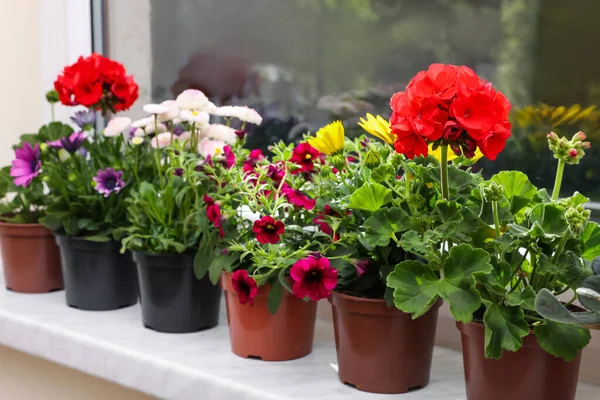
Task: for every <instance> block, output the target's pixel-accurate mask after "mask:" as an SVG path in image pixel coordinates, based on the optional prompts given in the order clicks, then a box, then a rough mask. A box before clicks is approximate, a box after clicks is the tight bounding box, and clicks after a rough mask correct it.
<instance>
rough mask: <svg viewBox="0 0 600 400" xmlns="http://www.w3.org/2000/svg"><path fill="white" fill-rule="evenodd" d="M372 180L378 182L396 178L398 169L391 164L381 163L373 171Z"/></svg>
mask: <svg viewBox="0 0 600 400" xmlns="http://www.w3.org/2000/svg"><path fill="white" fill-rule="evenodd" d="M371 180H372V181H373V182H377V183H384V182H386V181H391V180H396V171H395V170H394V168H392V167H391V166H390V165H387V164H383V165H380V166H379V167H376V168H374V169H373V170H372V171H371Z"/></svg>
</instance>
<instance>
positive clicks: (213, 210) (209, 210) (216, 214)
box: [203, 194, 225, 238]
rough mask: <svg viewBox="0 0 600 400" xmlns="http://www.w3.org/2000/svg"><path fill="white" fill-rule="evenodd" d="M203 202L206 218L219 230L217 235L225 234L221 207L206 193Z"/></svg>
mask: <svg viewBox="0 0 600 400" xmlns="http://www.w3.org/2000/svg"><path fill="white" fill-rule="evenodd" d="M203 200H204V203H205V204H206V218H207V219H208V220H209V221H210V222H212V224H213V225H214V226H215V228H217V229H218V230H219V237H221V238H222V237H223V236H225V231H224V230H223V224H222V218H221V207H220V206H219V205H218V204H217V203H215V201H214V200H213V199H212V198H211V197H210V196H208V195H206V194H205V195H204V198H203Z"/></svg>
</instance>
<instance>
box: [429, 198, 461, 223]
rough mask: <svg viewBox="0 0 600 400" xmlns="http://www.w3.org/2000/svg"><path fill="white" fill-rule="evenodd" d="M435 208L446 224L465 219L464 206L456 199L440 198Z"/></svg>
mask: <svg viewBox="0 0 600 400" xmlns="http://www.w3.org/2000/svg"><path fill="white" fill-rule="evenodd" d="M434 208H435V211H436V212H437V213H438V215H439V217H440V219H441V220H442V223H444V224H457V223H459V222H461V221H462V219H463V217H462V215H461V210H462V206H461V205H460V204H458V203H457V202H455V201H446V200H439V201H438V202H437V203H435V207H434Z"/></svg>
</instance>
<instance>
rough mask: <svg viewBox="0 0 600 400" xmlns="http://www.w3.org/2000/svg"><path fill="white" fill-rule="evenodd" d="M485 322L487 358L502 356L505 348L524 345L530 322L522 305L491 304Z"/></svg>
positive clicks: (513, 349) (515, 348)
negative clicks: (526, 318)
mask: <svg viewBox="0 0 600 400" xmlns="http://www.w3.org/2000/svg"><path fill="white" fill-rule="evenodd" d="M483 322H484V323H485V356H486V357H487V358H496V359H497V358H501V357H502V351H503V350H508V351H517V350H519V348H521V346H522V345H523V340H522V338H523V337H525V336H527V335H528V334H529V324H528V323H527V321H526V320H525V317H524V314H523V310H522V309H521V308H520V307H516V306H512V307H511V306H499V305H498V304H489V305H487V307H486V311H485V314H484V316H483Z"/></svg>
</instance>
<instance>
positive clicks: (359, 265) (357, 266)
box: [354, 260, 371, 278]
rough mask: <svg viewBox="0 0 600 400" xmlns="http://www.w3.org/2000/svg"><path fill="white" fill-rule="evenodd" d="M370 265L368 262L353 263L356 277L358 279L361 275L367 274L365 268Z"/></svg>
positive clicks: (358, 261)
mask: <svg viewBox="0 0 600 400" xmlns="http://www.w3.org/2000/svg"><path fill="white" fill-rule="evenodd" d="M370 263H371V261H370V260H357V261H356V262H355V263H354V268H355V269H356V276H358V277H359V278H360V277H361V276H363V274H364V273H365V272H367V268H368V267H369V264H370Z"/></svg>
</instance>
